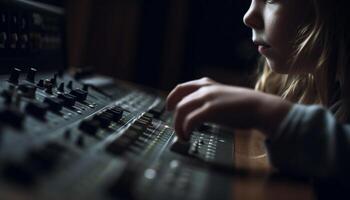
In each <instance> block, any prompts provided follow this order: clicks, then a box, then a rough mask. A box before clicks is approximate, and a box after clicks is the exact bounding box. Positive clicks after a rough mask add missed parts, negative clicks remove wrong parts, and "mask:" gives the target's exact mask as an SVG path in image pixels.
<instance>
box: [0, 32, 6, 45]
mask: <svg viewBox="0 0 350 200" xmlns="http://www.w3.org/2000/svg"><path fill="white" fill-rule="evenodd" d="M6 40H7V34H6V33H5V32H1V33H0V43H2V44H4V43H6Z"/></svg>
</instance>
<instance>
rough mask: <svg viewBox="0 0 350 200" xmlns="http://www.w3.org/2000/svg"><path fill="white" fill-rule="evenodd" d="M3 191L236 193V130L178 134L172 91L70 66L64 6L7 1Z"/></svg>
mask: <svg viewBox="0 0 350 200" xmlns="http://www.w3.org/2000/svg"><path fill="white" fill-rule="evenodd" d="M0 6H1V7H0V15H1V26H0V68H1V70H0V71H1V76H0V199H228V198H230V196H231V188H230V187H231V182H232V177H230V175H229V174H226V173H225V170H223V169H232V167H233V136H232V133H231V131H228V130H225V129H223V128H221V127H219V126H215V125H212V124H204V125H202V126H201V127H200V128H198V129H197V130H196V131H194V132H193V134H192V136H191V139H190V142H187V143H182V142H179V141H177V137H176V134H175V132H174V129H173V128H172V123H171V120H172V119H171V116H172V115H171V113H168V112H167V111H165V101H164V97H163V96H161V95H159V94H158V93H157V92H154V91H152V90H148V89H143V88H141V87H138V86H134V85H132V84H126V83H124V82H120V81H113V80H112V79H109V78H106V77H102V76H98V75H94V74H91V73H86V72H84V71H78V72H77V73H75V74H74V75H70V74H68V73H66V72H65V70H64V69H65V68H64V63H65V62H64V56H63V55H64V52H65V50H64V46H65V45H63V41H64V38H65V36H64V29H63V27H64V26H63V24H64V20H65V17H64V15H65V14H64V9H63V8H61V7H59V6H57V5H50V4H45V3H39V2H36V1H25V0H18V1H15V0H13V1H0Z"/></svg>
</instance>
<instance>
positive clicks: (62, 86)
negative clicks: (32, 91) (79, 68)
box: [57, 83, 64, 92]
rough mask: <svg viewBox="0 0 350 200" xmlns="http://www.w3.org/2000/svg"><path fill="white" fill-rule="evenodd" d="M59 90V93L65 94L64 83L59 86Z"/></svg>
mask: <svg viewBox="0 0 350 200" xmlns="http://www.w3.org/2000/svg"><path fill="white" fill-rule="evenodd" d="M57 90H58V91H59V92H64V83H61V84H60V85H59V86H58V88H57Z"/></svg>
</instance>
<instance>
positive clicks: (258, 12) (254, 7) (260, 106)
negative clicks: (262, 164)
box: [167, 0, 350, 177]
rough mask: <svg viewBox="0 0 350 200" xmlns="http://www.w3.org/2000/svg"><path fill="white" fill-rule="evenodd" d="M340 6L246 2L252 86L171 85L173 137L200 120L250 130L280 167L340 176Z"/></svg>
mask: <svg viewBox="0 0 350 200" xmlns="http://www.w3.org/2000/svg"><path fill="white" fill-rule="evenodd" d="M346 7H347V6H346V1H345V0H338V1H332V0H251V6H250V8H249V10H248V11H247V13H246V14H245V16H244V23H245V24H246V25H247V26H248V27H250V28H251V29H252V40H253V42H254V43H255V44H256V45H257V47H258V51H259V52H260V54H261V55H262V60H263V70H262V75H261V77H260V79H259V80H258V82H257V84H256V90H258V91H253V90H251V89H247V88H240V87H234V86H228V85H223V84H220V83H217V82H215V81H213V80H211V79H208V78H202V79H199V80H195V81H191V82H187V83H183V84H180V85H178V86H177V87H176V88H175V89H174V90H173V91H172V92H171V93H170V94H169V96H168V99H167V106H168V109H169V110H175V114H174V123H175V124H174V126H175V130H176V133H177V135H178V136H179V138H181V139H184V140H187V139H188V138H189V134H190V132H191V130H192V129H193V128H194V127H196V126H197V125H199V124H201V123H203V122H212V123H217V124H221V125H224V126H229V127H232V128H256V129H259V130H261V131H262V132H263V133H264V134H265V135H266V136H267V141H266V145H267V148H268V152H269V157H270V159H271V162H272V164H274V165H275V166H276V167H278V168H280V169H281V170H288V171H290V172H293V173H300V174H303V175H310V176H317V177H324V176H326V177H329V176H331V177H334V176H335V177H341V176H343V175H348V174H349V172H348V171H349V170H347V169H350V168H349V165H350V156H349V155H350V126H346V125H341V124H339V123H338V122H346V121H347V119H348V113H347V111H348V110H347V102H348V101H347V100H348V98H347V93H346V90H347V88H348V86H347V84H346V83H347V82H346V78H347V77H346V76H347V75H348V74H349V73H348V67H350V66H349V58H350V56H349V52H350V51H349V50H350V49H349V48H350V46H349V45H350V44H349V42H350V39H349V36H350V32H349V30H348V25H347V23H346V21H347V19H349V12H348V11H347V9H346ZM311 104H317V105H311ZM345 177H349V176H345Z"/></svg>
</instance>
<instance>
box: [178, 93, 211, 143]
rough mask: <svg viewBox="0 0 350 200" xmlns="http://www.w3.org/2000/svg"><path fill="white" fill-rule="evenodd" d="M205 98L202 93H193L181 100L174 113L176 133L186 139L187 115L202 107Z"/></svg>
mask: <svg viewBox="0 0 350 200" xmlns="http://www.w3.org/2000/svg"><path fill="white" fill-rule="evenodd" d="M204 102H205V101H204V98H203V96H202V95H199V94H197V92H196V93H192V94H190V95H189V96H186V97H185V98H184V99H183V100H181V101H180V102H179V103H178V105H177V107H176V112H175V115H174V127H175V131H176V134H177V135H178V136H179V137H180V138H182V139H184V132H183V122H184V120H185V118H186V116H187V115H188V114H189V113H191V112H192V111H193V110H196V109H197V108H199V107H201V106H202V105H203V103H204Z"/></svg>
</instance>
